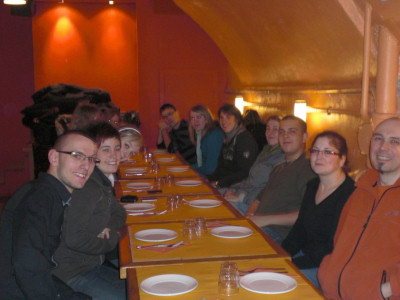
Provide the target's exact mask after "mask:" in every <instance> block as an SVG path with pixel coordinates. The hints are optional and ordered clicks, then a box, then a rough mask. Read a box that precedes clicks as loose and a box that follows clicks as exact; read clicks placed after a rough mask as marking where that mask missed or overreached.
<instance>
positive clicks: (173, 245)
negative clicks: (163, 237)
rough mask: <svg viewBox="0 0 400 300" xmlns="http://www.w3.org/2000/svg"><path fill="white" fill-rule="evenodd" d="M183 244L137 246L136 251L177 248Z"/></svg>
mask: <svg viewBox="0 0 400 300" xmlns="http://www.w3.org/2000/svg"><path fill="white" fill-rule="evenodd" d="M182 244H183V241H180V242H178V243H174V244H156V245H144V246H140V245H138V246H136V249H146V248H153V247H155V248H158V247H166V248H175V247H178V246H180V245H182Z"/></svg>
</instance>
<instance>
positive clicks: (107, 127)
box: [86, 121, 121, 147]
mask: <svg viewBox="0 0 400 300" xmlns="http://www.w3.org/2000/svg"><path fill="white" fill-rule="evenodd" d="M86 131H87V132H88V134H89V135H90V136H92V138H93V139H94V140H95V141H96V144H97V146H98V147H100V145H101V144H102V143H103V142H104V141H105V140H107V139H111V138H116V139H117V140H119V141H121V138H120V136H119V132H118V130H117V129H115V128H114V127H113V126H112V125H111V124H110V123H108V122H104V121H101V122H97V123H94V124H92V125H90V126H89V127H87V129H86Z"/></svg>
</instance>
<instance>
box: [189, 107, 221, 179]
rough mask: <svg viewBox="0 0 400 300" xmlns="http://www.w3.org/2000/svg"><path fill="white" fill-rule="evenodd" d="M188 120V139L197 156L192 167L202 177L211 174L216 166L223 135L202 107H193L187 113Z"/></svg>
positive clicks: (209, 113) (208, 111) (206, 110)
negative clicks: (193, 146) (194, 147)
mask: <svg viewBox="0 0 400 300" xmlns="http://www.w3.org/2000/svg"><path fill="white" fill-rule="evenodd" d="M189 120H190V126H189V137H190V140H191V141H192V143H193V145H195V146H196V156H197V162H196V163H195V164H193V165H192V167H193V168H194V169H195V170H197V172H199V173H200V174H202V175H208V174H211V173H212V172H214V170H215V168H216V167H217V164H218V156H219V152H220V151H221V147H222V141H223V135H224V133H223V132H222V130H221V127H219V126H218V123H216V122H214V120H213V117H212V114H211V112H210V110H209V109H208V108H207V107H205V106H204V105H195V106H193V107H192V108H191V109H190V111H189Z"/></svg>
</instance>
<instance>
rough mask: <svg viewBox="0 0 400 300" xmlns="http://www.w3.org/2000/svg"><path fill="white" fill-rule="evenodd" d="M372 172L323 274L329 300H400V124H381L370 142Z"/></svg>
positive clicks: (348, 208)
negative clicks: (399, 299)
mask: <svg viewBox="0 0 400 300" xmlns="http://www.w3.org/2000/svg"><path fill="white" fill-rule="evenodd" d="M369 158H370V161H371V165H372V169H370V170H368V171H367V172H365V173H364V174H363V175H362V176H361V177H360V178H359V180H358V181H357V183H356V189H355V190H354V192H353V193H352V194H351V196H350V197H349V199H348V200H347V202H346V204H345V206H344V208H343V211H342V214H341V216H340V219H339V224H338V226H337V229H336V233H335V237H334V245H333V251H332V253H330V254H328V255H326V256H325V257H324V259H323V260H322V262H321V265H320V267H319V270H318V281H319V283H320V285H321V288H322V291H323V294H324V295H325V297H326V298H327V299H398V298H399V297H400V286H399V282H400V281H399V280H400V265H399V261H400V244H399V236H400V222H399V212H400V201H399V197H400V189H399V187H400V119H399V118H397V117H393V118H389V119H386V120H384V121H382V122H381V123H380V124H379V125H378V126H377V127H376V129H375V132H374V134H373V135H372V138H371V143H370V150H369Z"/></svg>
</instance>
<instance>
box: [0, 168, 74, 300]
mask: <svg viewBox="0 0 400 300" xmlns="http://www.w3.org/2000/svg"><path fill="white" fill-rule="evenodd" d="M70 198H71V194H70V193H69V192H68V190H67V189H66V188H65V186H64V185H63V184H62V183H61V182H60V181H58V180H57V179H56V178H55V177H53V176H52V175H50V174H47V173H41V174H39V178H38V179H37V180H35V181H32V182H29V183H27V184H26V185H24V186H23V187H21V188H20V189H19V190H18V191H17V192H16V193H15V195H14V196H13V197H12V198H11V199H10V200H8V202H7V204H6V206H5V207H4V209H3V212H2V214H1V217H0V241H1V243H0V253H1V255H0V298H1V299H13V300H14V299H41V300H42V299H79V298H77V297H75V296H76V295H75V294H74V292H73V290H72V289H71V288H69V287H67V286H66V285H64V284H63V283H62V282H60V281H58V280H56V279H54V277H53V276H52V275H51V273H50V271H51V269H53V268H54V267H55V266H56V264H55V262H54V261H53V254H54V252H55V250H56V248H57V246H58V244H59V242H60V234H61V225H62V222H63V214H64V206H65V205H67V204H68V202H69V200H70Z"/></svg>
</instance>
